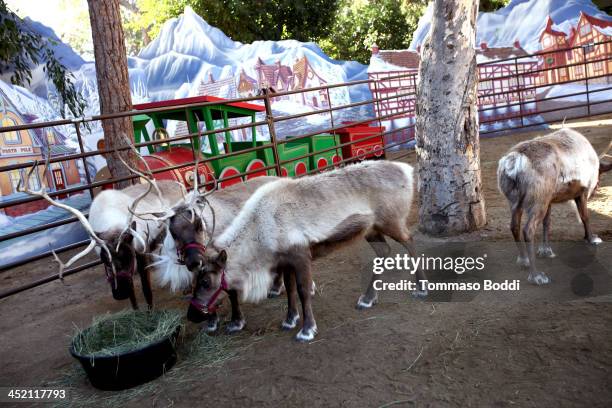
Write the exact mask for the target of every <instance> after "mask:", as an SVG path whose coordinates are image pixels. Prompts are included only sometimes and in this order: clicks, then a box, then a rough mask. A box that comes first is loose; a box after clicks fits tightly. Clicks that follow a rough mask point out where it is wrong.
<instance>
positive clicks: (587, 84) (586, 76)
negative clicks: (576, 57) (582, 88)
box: [582, 46, 591, 116]
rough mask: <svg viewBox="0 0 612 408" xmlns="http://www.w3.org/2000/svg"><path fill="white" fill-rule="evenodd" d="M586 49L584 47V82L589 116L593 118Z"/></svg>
mask: <svg viewBox="0 0 612 408" xmlns="http://www.w3.org/2000/svg"><path fill="white" fill-rule="evenodd" d="M586 61H587V60H586V47H585V46H583V47H582V62H583V63H584V64H583V65H584V82H585V84H586V97H587V114H588V115H589V116H591V99H590V98H589V67H588V66H587V63H586Z"/></svg>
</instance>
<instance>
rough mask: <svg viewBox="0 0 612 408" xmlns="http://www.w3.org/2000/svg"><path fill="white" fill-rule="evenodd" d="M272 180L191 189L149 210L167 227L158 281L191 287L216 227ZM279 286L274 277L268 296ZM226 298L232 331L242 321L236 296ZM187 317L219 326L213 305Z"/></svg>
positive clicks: (221, 227) (211, 329) (277, 291)
mask: <svg viewBox="0 0 612 408" xmlns="http://www.w3.org/2000/svg"><path fill="white" fill-rule="evenodd" d="M275 180H278V177H272V176H262V177H256V178H254V179H252V180H249V181H247V182H245V183H240V184H235V185H232V186H230V187H227V188H225V189H223V190H219V191H216V192H215V193H214V194H212V195H209V194H200V193H197V192H195V190H194V191H192V192H190V193H189V194H188V195H187V197H186V198H185V199H184V200H182V201H180V202H179V203H177V204H176V205H175V206H174V207H172V208H170V209H167V210H166V211H164V212H162V213H157V214H155V213H154V214H149V215H151V216H153V217H154V218H155V219H157V220H158V221H161V222H165V224H166V228H167V230H168V232H167V233H166V235H165V236H164V240H163V242H162V246H161V256H160V258H161V259H162V261H160V262H158V263H157V264H156V266H157V268H158V270H159V273H158V280H159V282H160V284H162V285H168V286H170V287H171V288H172V290H177V289H180V288H188V287H191V283H192V280H193V276H192V274H191V272H190V270H199V268H200V267H201V265H202V263H203V262H204V253H205V251H206V248H207V246H208V245H209V244H210V240H211V239H212V238H213V237H214V236H215V231H217V232H218V231H223V230H224V229H225V228H226V227H227V226H228V225H229V224H230V223H231V221H232V220H233V219H234V218H235V217H236V216H237V215H238V213H239V212H240V209H241V208H242V206H243V205H244V203H245V202H246V201H247V200H248V198H249V197H250V196H251V195H252V194H253V192H255V191H256V190H257V189H258V188H259V187H261V186H263V185H264V184H267V183H270V182H272V181H275ZM141 216H145V214H141ZM185 266H187V268H189V269H186V268H185ZM281 288H282V285H281V282H279V281H278V280H277V284H276V286H275V288H274V289H273V290H271V294H270V296H271V297H273V296H278V295H279V294H280V292H281ZM229 298H230V302H231V304H232V320H231V322H230V324H229V325H228V326H227V327H226V331H227V332H228V333H229V334H231V333H234V332H237V331H239V330H242V328H243V327H244V324H245V322H244V319H243V318H242V313H241V312H240V308H239V305H238V300H237V299H238V298H237V297H236V296H235V294H234V293H231V292H230V295H229ZM219 300H221V299H219ZM190 318H191V320H196V321H198V322H202V321H204V320H207V326H206V328H205V330H206V331H207V332H209V333H212V332H215V331H216V330H217V329H218V326H219V317H218V316H217V313H216V307H211V308H210V310H209V311H208V313H207V314H199V313H198V314H195V313H192V314H191V315H190Z"/></svg>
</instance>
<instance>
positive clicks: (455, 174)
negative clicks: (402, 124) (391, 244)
mask: <svg viewBox="0 0 612 408" xmlns="http://www.w3.org/2000/svg"><path fill="white" fill-rule="evenodd" d="M477 14H478V2H477V1H476V0H435V3H434V14H433V18H432V22H431V29H430V32H429V36H428V38H427V39H426V41H425V43H424V44H423V45H422V52H421V53H422V54H421V65H420V67H419V78H420V80H419V84H418V86H417V107H416V142H417V145H416V151H417V158H418V175H419V198H420V207H419V222H420V224H419V228H420V229H421V231H423V232H426V233H429V234H434V235H453V234H459V233H462V232H469V231H473V230H476V229H478V228H480V227H482V226H483V225H484V224H485V223H486V213H485V204H484V198H483V196H482V187H481V177H480V143H479V136H478V109H477V106H476V99H477V98H476V96H477V93H476V88H477V83H478V72H477V67H476V52H475V49H474V45H475V44H474V43H475V41H476V35H475V29H476V16H477Z"/></svg>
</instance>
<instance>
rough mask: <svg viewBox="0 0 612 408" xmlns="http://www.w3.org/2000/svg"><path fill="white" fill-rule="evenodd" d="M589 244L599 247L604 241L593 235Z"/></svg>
mask: <svg viewBox="0 0 612 408" xmlns="http://www.w3.org/2000/svg"><path fill="white" fill-rule="evenodd" d="M588 242H589V244H591V245H599V244H601V243H602V242H603V241H602V240H601V238H599V237H598V236H597V235H593V236H592V237H591V238H590V239H589V241H588Z"/></svg>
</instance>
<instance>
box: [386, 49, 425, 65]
mask: <svg viewBox="0 0 612 408" xmlns="http://www.w3.org/2000/svg"><path fill="white" fill-rule="evenodd" d="M378 56H379V58H381V59H382V60H383V61H385V62H387V63H389V64H393V65H397V66H398V67H402V68H412V69H419V62H420V60H421V58H420V56H419V53H418V52H414V51H411V50H401V51H396V50H381V51H378Z"/></svg>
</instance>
